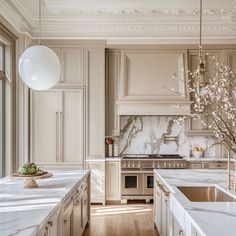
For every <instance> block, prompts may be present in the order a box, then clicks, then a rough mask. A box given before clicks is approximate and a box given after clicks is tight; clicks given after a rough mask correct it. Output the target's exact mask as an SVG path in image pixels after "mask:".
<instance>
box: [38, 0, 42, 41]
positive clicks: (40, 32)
mask: <svg viewBox="0 0 236 236" xmlns="http://www.w3.org/2000/svg"><path fill="white" fill-rule="evenodd" d="M41 34H42V30H41V0H39V45H41Z"/></svg>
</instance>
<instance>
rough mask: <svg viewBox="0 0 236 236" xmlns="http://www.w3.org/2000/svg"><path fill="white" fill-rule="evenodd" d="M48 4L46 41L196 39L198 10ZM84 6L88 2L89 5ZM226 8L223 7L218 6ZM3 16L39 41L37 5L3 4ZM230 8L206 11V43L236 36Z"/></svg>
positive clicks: (14, 0)
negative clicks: (53, 39) (69, 39)
mask: <svg viewBox="0 0 236 236" xmlns="http://www.w3.org/2000/svg"><path fill="white" fill-rule="evenodd" d="M70 2H73V3H74V5H70V4H67V1H66V0H64V1H63V0H58V1H54V0H44V1H43V15H42V37H43V38H74V39H76V38H83V39H86V38H90V39H97V38H100V39H108V40H110V39H112V40H115V39H117V40H120V39H121V38H123V39H128V38H132V39H134V38H136V39H141V38H146V39H149V40H153V39H156V40H157V41H161V42H163V39H168V42H169V41H171V40H172V41H173V43H175V42H179V41H181V40H182V41H186V40H189V39H191V40H192V39H195V38H197V37H198V31H199V9H197V8H184V7H183V8H182V9H177V8H171V7H169V8H158V7H156V6H153V7H148V8H141V7H116V8H114V6H110V7H102V6H101V7H100V8H99V7H95V6H93V7H92V5H91V6H90V7H81V4H79V3H80V2H81V1H73V0H70ZM85 2H86V1H85ZM220 3H221V4H222V2H220ZM0 4H1V8H0V15H2V17H3V18H5V19H6V20H7V21H8V22H9V23H10V24H12V25H13V26H14V27H15V28H16V29H17V30H18V31H19V32H27V33H29V35H31V37H32V38H38V37H39V30H38V14H37V1H36V0H0ZM218 4H219V2H218ZM231 13H232V9H229V6H228V5H226V7H225V8H222V7H221V8H214V7H208V8H206V9H204V11H203V17H204V18H203V38H205V39H209V40H213V41H214V40H215V41H217V43H218V42H219V41H220V40H222V43H223V41H224V43H225V42H226V41H227V40H229V41H231V40H232V39H233V38H235V37H236V26H235V24H231V23H229V22H228V21H227V20H228V19H229V16H230V14H231Z"/></svg>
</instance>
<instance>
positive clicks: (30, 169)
mask: <svg viewBox="0 0 236 236" xmlns="http://www.w3.org/2000/svg"><path fill="white" fill-rule="evenodd" d="M18 173H19V174H22V175H31V174H36V173H37V174H40V173H43V171H42V170H41V169H40V167H38V166H37V165H36V164H35V163H26V164H24V165H23V166H22V167H20V168H19V169H18Z"/></svg>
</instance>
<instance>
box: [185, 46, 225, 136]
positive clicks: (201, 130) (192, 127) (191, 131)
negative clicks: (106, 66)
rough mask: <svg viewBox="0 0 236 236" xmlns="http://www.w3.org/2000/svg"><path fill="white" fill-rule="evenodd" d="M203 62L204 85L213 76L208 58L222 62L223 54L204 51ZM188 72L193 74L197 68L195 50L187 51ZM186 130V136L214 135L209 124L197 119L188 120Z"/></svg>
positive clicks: (214, 51)
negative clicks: (204, 63)
mask: <svg viewBox="0 0 236 236" xmlns="http://www.w3.org/2000/svg"><path fill="white" fill-rule="evenodd" d="M204 54H205V60H206V76H205V79H206V81H205V82H206V83H207V80H208V78H210V77H213V76H214V67H215V65H214V64H213V62H212V60H210V57H214V58H216V59H219V60H222V59H223V52H222V50H204ZM188 56H189V71H190V72H193V71H195V70H196V69H197V68H198V51H197V50H190V51H189V55H188ZM186 125H187V130H188V132H187V133H188V135H207V136H212V135H214V133H213V131H212V129H209V128H208V126H209V123H208V122H206V124H203V123H202V122H201V121H200V120H198V119H192V118H189V119H188V121H187V123H186Z"/></svg>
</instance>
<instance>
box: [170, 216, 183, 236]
mask: <svg viewBox="0 0 236 236" xmlns="http://www.w3.org/2000/svg"><path fill="white" fill-rule="evenodd" d="M173 235H179V236H186V234H185V232H184V230H183V228H182V227H181V225H180V224H179V222H178V221H177V219H176V218H174V220H173Z"/></svg>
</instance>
